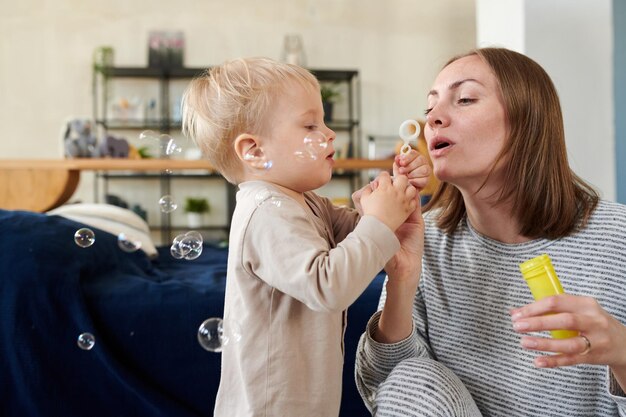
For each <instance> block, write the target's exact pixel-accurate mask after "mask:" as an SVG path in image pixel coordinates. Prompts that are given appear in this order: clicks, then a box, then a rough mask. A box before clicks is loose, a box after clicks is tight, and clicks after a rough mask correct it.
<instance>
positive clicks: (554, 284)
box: [519, 254, 578, 339]
mask: <svg viewBox="0 0 626 417" xmlns="http://www.w3.org/2000/svg"><path fill="white" fill-rule="evenodd" d="M519 269H520V271H521V272H522V276H523V277H524V279H525V280H526V284H527V285H528V288H530V292H531V293H532V294H533V297H534V298H535V300H537V301H539V300H541V299H542V298H546V297H549V296H552V295H558V294H563V293H564V292H565V291H563V286H562V285H561V282H560V281H559V277H558V276H557V275H556V272H555V271H554V267H553V266H552V262H551V261H550V257H549V256H548V255H546V254H543V255H540V256H537V257H536V258H533V259H530V260H528V261H526V262H523V263H521V264H520V265H519ZM550 333H552V337H553V338H555V339H567V338H569V337H575V336H578V332H577V331H575V330H551V331H550Z"/></svg>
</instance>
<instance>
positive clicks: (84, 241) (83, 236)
mask: <svg viewBox="0 0 626 417" xmlns="http://www.w3.org/2000/svg"><path fill="white" fill-rule="evenodd" d="M95 241H96V235H95V233H94V232H93V230H91V229H88V228H86V227H83V228H81V229H78V230H77V231H76V233H74V242H76V244H77V245H78V246H80V247H81V248H88V247H89V246H91V245H93V244H94V242H95Z"/></svg>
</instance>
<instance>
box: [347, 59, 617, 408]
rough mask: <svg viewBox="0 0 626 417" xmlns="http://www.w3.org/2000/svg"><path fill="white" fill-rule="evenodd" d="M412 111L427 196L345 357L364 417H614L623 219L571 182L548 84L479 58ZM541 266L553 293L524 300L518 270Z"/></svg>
mask: <svg viewBox="0 0 626 417" xmlns="http://www.w3.org/2000/svg"><path fill="white" fill-rule="evenodd" d="M426 114H427V116H426V129H425V133H426V139H427V142H428V150H429V154H430V156H431V158H432V160H433V171H434V174H435V175H436V176H437V178H438V179H439V180H440V181H441V185H440V187H439V189H438V191H437V193H436V194H435V195H434V196H433V199H432V201H431V202H430V203H429V205H428V206H427V207H425V211H426V212H427V213H426V214H425V216H424V219H422V218H421V217H420V216H419V215H414V216H412V218H410V219H409V221H408V222H407V223H405V225H404V226H403V229H399V230H398V231H397V232H396V233H397V235H398V237H399V238H400V240H401V242H402V251H401V252H400V253H399V254H398V255H397V256H396V257H395V258H394V259H393V260H392V261H390V262H389V264H388V265H387V266H386V271H387V274H388V281H387V283H386V288H385V290H384V291H383V294H382V296H381V301H380V308H382V310H381V311H379V312H377V313H376V314H374V316H373V317H372V319H371V320H370V322H369V323H368V326H367V329H366V332H365V333H364V335H363V337H362V338H361V342H360V344H359V351H358V354H357V385H358V387H359V390H360V392H361V395H362V396H363V399H364V401H365V402H366V404H367V406H368V407H369V408H370V411H372V412H373V413H376V415H377V416H414V415H416V416H417V415H427V416H453V415H456V416H480V415H484V416H497V415H498V416H546V415H563V416H574V415H587V416H618V415H625V413H626V396H625V395H624V389H625V388H626V327H625V326H624V323H626V307H625V305H626V304H625V301H624V300H626V207H625V206H622V205H619V204H616V203H611V202H606V201H600V200H599V198H598V195H597V193H596V192H595V191H594V190H593V189H592V188H591V187H590V186H589V185H587V184H586V183H585V182H583V181H582V180H581V179H580V178H579V177H578V176H576V175H575V174H574V173H573V172H572V171H571V169H570V167H569V165H568V162H567V152H566V149H565V139H564V132H563V121H562V115H561V109H560V104H559V100H558V97H557V93H556V90H555V88H554V85H553V84H552V82H551V80H550V78H549V77H548V75H547V74H546V73H545V71H544V70H543V69H542V68H541V67H540V66H539V65H538V64H537V63H535V62H534V61H532V60H531V59H529V58H527V57H525V56H524V55H522V54H519V53H516V52H513V51H509V50H506V49H500V48H484V49H478V50H475V51H472V52H470V53H469V54H467V55H463V56H461V57H456V58H454V59H452V60H451V61H450V62H448V64H446V66H445V67H444V68H443V69H442V70H441V72H440V73H439V75H438V76H437V78H436V80H435V83H434V86H433V89H432V90H431V91H430V92H429V94H428V110H427V111H426ZM543 253H547V254H548V255H549V256H550V257H551V258H552V262H553V264H554V266H555V269H556V272H557V274H558V275H559V278H560V280H561V283H562V284H563V287H564V288H565V291H566V293H567V294H564V295H560V296H555V297H549V298H545V299H543V300H541V301H537V302H533V299H532V296H531V293H530V291H529V290H528V287H527V286H526V284H525V282H524V280H523V279H522V277H521V274H520V272H519V264H520V263H522V262H524V261H526V260H528V259H531V258H534V257H536V256H538V255H541V254H543ZM420 261H421V262H420ZM553 329H570V330H575V331H578V332H579V334H580V336H576V337H572V338H569V339H561V340H557V339H551V338H549V337H546V336H547V335H548V333H547V332H546V331H548V330H553ZM557 352H558V354H557Z"/></svg>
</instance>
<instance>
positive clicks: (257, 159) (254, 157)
mask: <svg viewBox="0 0 626 417" xmlns="http://www.w3.org/2000/svg"><path fill="white" fill-rule="evenodd" d="M234 146H235V153H236V154H237V156H238V157H239V160H240V161H242V162H243V164H244V165H246V166H250V167H252V168H256V169H267V158H266V157H265V152H263V149H262V148H261V145H260V141H259V138H258V137H256V136H254V135H250V134H248V133H242V134H241V135H239V136H237V138H235V143H234Z"/></svg>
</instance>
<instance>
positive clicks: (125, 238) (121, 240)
mask: <svg viewBox="0 0 626 417" xmlns="http://www.w3.org/2000/svg"><path fill="white" fill-rule="evenodd" d="M117 246H119V247H120V249H121V250H123V251H124V252H129V253H130V252H135V251H136V250H138V249H140V248H141V240H139V239H137V238H136V237H134V236H130V235H127V234H126V233H120V234H119V235H117Z"/></svg>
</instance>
